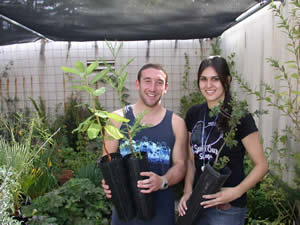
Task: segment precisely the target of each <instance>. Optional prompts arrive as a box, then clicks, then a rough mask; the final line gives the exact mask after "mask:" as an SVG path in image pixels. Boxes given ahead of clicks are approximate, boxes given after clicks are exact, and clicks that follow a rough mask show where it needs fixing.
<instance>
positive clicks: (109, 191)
mask: <svg viewBox="0 0 300 225" xmlns="http://www.w3.org/2000/svg"><path fill="white" fill-rule="evenodd" d="M101 186H102V188H103V190H104V192H105V194H106V198H109V199H110V198H112V195H111V190H110V189H109V186H108V185H107V184H106V183H105V180H104V179H102V184H101Z"/></svg>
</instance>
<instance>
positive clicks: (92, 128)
mask: <svg viewBox="0 0 300 225" xmlns="http://www.w3.org/2000/svg"><path fill="white" fill-rule="evenodd" d="M98 66H99V63H98V61H95V62H93V63H92V64H90V65H89V66H88V67H86V66H85V65H84V64H83V63H82V62H79V61H78V62H76V64H75V68H69V67H64V66H63V67H62V70H63V71H64V72H66V73H72V74H75V75H76V76H78V78H79V80H74V81H73V82H74V83H77V84H78V85H73V86H72V87H71V88H72V89H74V90H80V91H85V92H87V93H88V94H89V96H90V106H91V108H89V110H90V111H91V112H92V115H91V116H89V117H88V118H87V119H86V120H85V121H83V122H82V123H80V124H79V126H78V127H77V128H76V129H75V130H74V132H75V131H78V132H87V134H88V137H89V138H90V139H95V138H96V137H97V136H98V135H99V134H100V137H101V139H102V143H103V150H104V151H105V153H106V154H107V155H108V158H109V160H111V157H110V154H109V152H108V150H107V149H106V146H105V142H104V138H105V135H104V131H105V132H107V133H108V134H109V135H110V136H111V137H113V138H114V139H117V140H118V139H120V138H123V135H122V134H121V133H120V131H119V129H117V128H116V127H115V126H113V125H112V123H111V122H110V121H109V119H112V120H115V121H117V122H126V121H128V120H127V119H125V118H123V117H121V116H119V115H116V114H113V113H108V112H107V111H104V110H101V109H96V97H98V96H101V95H102V94H104V92H105V87H101V88H98V89H94V88H93V85H94V84H95V83H96V82H97V81H99V80H102V79H104V78H105V77H106V76H107V74H108V73H109V72H110V68H106V69H104V70H102V71H101V72H99V73H97V74H96V75H94V76H93V77H92V75H93V71H94V70H95V69H96V68H97V67H98ZM91 77H92V78H91Z"/></svg>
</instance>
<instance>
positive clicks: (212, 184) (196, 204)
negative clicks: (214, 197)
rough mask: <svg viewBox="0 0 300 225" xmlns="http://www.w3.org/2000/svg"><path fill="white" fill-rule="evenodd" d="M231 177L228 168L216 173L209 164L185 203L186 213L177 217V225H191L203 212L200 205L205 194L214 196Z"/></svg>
mask: <svg viewBox="0 0 300 225" xmlns="http://www.w3.org/2000/svg"><path fill="white" fill-rule="evenodd" d="M230 175H231V170H230V169H229V167H227V166H226V167H225V168H223V169H222V170H221V171H220V172H218V171H216V170H215V169H214V168H213V167H212V166H210V165H209V164H208V165H207V166H206V167H205V169H204V171H203V173H202V174H201V175H200V178H199V180H198V181H197V184H196V186H195V188H194V190H193V192H192V195H191V197H190V198H189V200H188V201H187V208H188V209H187V211H186V214H185V215H184V216H179V218H178V220H177V225H191V224H193V223H194V222H195V221H196V219H197V218H198V217H199V216H200V215H201V214H202V213H203V212H204V210H205V209H204V208H203V206H201V205H200V203H201V202H203V201H204V200H205V199H204V198H202V196H203V195H206V194H215V193H216V192H218V191H219V190H220V189H221V187H222V186H223V184H224V183H225V181H226V180H227V178H228V177H229V176H230Z"/></svg>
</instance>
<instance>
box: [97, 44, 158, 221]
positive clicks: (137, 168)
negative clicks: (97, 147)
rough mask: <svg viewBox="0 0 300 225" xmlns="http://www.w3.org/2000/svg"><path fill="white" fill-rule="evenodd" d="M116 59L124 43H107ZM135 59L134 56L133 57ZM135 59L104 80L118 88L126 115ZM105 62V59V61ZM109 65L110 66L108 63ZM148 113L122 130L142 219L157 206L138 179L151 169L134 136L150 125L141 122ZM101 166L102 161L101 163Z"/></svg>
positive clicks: (126, 160) (128, 169)
mask: <svg viewBox="0 0 300 225" xmlns="http://www.w3.org/2000/svg"><path fill="white" fill-rule="evenodd" d="M107 46H108V47H109V49H110V51H111V53H112V55H113V57H114V59H116V58H117V55H118V53H119V51H120V48H121V47H122V44H121V45H120V46H119V47H118V48H116V47H114V46H112V45H111V44H109V43H107ZM133 59H134V58H133ZM133 59H131V60H129V61H128V63H127V64H126V65H124V66H123V67H122V68H121V70H120V71H116V69H111V70H110V72H111V73H110V74H111V75H110V76H106V77H105V78H104V80H105V81H106V82H107V83H109V84H110V85H111V86H112V88H113V89H115V90H117V94H118V98H119V102H120V105H121V108H122V111H123V115H124V116H125V104H126V102H125V101H124V98H123V96H124V94H123V90H124V84H125V81H126V79H127V75H128V73H127V72H125V68H126V67H127V66H128V65H129V64H130V63H131V62H132V61H133ZM104 64H105V61H104ZM107 67H110V66H109V65H107ZM146 114H147V112H146V111H145V112H142V113H140V114H139V115H137V117H136V119H135V121H131V122H130V121H129V120H127V121H123V123H124V125H125V129H122V130H120V132H121V133H122V134H123V136H122V139H123V143H122V148H128V150H129V152H130V154H128V155H126V156H125V158H124V159H125V164H126V167H127V173H128V174H129V182H130V188H131V192H132V197H133V200H134V206H135V211H136V217H137V218H139V219H141V220H149V219H151V218H153V217H154V215H155V207H154V199H153V197H152V194H144V193H141V191H140V189H139V188H138V187H137V181H138V180H142V179H146V177H142V176H140V172H143V171H150V168H149V163H148V156H147V153H146V152H141V151H140V149H138V148H137V147H136V145H135V141H134V137H135V135H136V134H137V133H138V132H139V131H140V130H141V129H144V128H147V127H149V125H144V124H142V123H141V120H142V119H143V117H144V116H145V115H146ZM100 166H101V163H100Z"/></svg>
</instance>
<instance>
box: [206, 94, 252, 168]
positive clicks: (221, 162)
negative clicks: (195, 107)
mask: <svg viewBox="0 0 300 225" xmlns="http://www.w3.org/2000/svg"><path fill="white" fill-rule="evenodd" d="M222 105H223V103H222V102H220V104H219V105H218V106H216V107H214V108H213V109H212V110H211V112H210V116H216V115H218V114H222V115H223V116H224V117H226V118H227V119H228V126H229V130H228V131H226V132H225V133H224V137H223V139H224V143H223V144H222V146H221V147H220V149H219V150H218V154H217V156H216V158H215V161H214V164H213V167H214V168H215V169H216V170H218V171H219V170H221V169H222V168H224V167H225V166H226V165H227V163H228V162H229V158H228V157H227V156H223V157H221V158H220V154H221V152H222V150H223V148H224V146H225V145H226V146H227V147H229V148H232V147H234V146H236V145H237V141H236V140H235V132H236V128H237V125H238V124H240V120H241V119H242V118H243V117H244V116H245V115H246V113H247V112H248V104H247V102H246V101H239V100H237V97H236V96H232V98H231V100H230V102H229V105H230V107H231V112H227V111H225V110H224V109H222Z"/></svg>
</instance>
